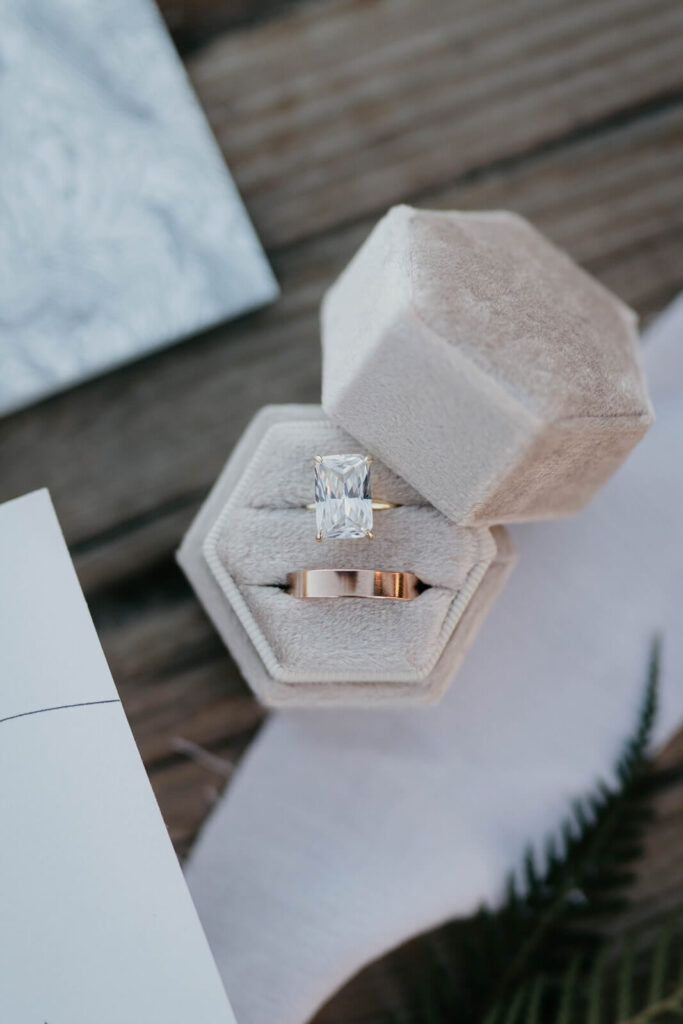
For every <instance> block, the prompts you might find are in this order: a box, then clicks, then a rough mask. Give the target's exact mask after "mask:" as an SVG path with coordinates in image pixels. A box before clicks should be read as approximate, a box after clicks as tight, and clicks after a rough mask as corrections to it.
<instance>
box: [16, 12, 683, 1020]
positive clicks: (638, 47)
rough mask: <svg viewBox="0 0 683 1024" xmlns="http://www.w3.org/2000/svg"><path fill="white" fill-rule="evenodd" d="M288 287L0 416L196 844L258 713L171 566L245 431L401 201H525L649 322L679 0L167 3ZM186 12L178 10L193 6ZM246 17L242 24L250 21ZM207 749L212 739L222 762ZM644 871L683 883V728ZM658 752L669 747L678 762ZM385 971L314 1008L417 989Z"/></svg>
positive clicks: (670, 205) (661, 889)
mask: <svg viewBox="0 0 683 1024" xmlns="http://www.w3.org/2000/svg"><path fill="white" fill-rule="evenodd" d="M162 9H163V10H164V12H165V13H167V14H168V17H169V22H170V24H171V27H172V28H173V29H174V30H175V31H176V33H177V36H178V38H181V37H182V33H183V32H185V33H186V35H185V37H184V38H185V42H184V43H183V45H186V46H188V47H189V46H193V47H194V46H196V44H197V42H198V41H200V40H205V39H207V38H209V36H211V35H212V33H213V32H214V31H215V30H216V29H219V30H223V29H224V28H225V27H226V26H231V28H230V31H227V32H223V33H222V34H221V35H219V36H218V37H216V38H215V39H213V40H212V41H210V42H209V43H208V45H206V46H203V47H202V48H201V49H200V50H198V51H197V50H195V52H194V53H193V54H192V56H191V59H190V60H189V62H188V69H189V71H190V74H191V77H192V80H193V82H194V84H195V86H196V89H197V91H198V93H199V96H200V99H201V100H202V102H203V103H204V106H205V108H206V111H207V113H208V116H209V118H210V121H211V123H212V125H213V127H214V130H215V131H216V134H217V136H218V139H219V142H220V144H221V146H222V148H223V150H224V152H225V154H226V156H227V159H228V162H229V164H230V167H231V170H232V172H233V174H234V176H235V179H236V181H237V184H238V185H239V187H240V188H241V190H242V192H243V195H244V196H245V199H246V201H247V205H248V207H249V210H250V212H251V214H252V215H253V217H254V220H255V222H256V226H257V228H258V229H259V231H260V233H261V235H262V238H263V240H264V241H265V243H266V245H267V248H268V250H269V255H270V257H271V259H272V262H273V265H274V267H275V270H276V273H277V275H278V277H279V280H280V282H281V285H282V291H283V294H282V298H281V300H280V301H279V302H278V303H277V304H276V305H275V306H273V307H272V308H270V309H268V310H265V311H263V312H260V313H257V314H255V315H251V316H248V317H245V318H243V319H241V320H240V321H238V322H236V323H232V324H229V325H227V326H225V327H221V328H219V329H217V330H214V331H212V332H210V333H209V334H206V335H204V336H203V337H201V338H197V339H193V340H192V341H190V342H188V343H185V344H182V345H179V346H177V347H176V348H173V349H171V350H167V351H164V352H162V353H159V354H157V355H155V356H153V357H151V358H149V359H147V360H145V361H143V362H140V363H138V364H136V365H134V366H130V367H127V368H125V369H123V370H120V371H118V372H116V373H113V374H110V375H109V376H107V377H104V378H101V379H99V380H96V381H93V382H91V383H88V384H86V385H83V386H81V387H79V388H77V389H76V390H74V391H72V392H70V393H68V394H64V395H61V396H58V397H56V398H54V399H52V400H50V401H48V402H45V403H43V404H42V405H40V406H37V407H35V408H33V409H30V410H27V411H25V412H23V413H20V414H17V415H15V416H13V417H11V418H9V419H6V420H3V421H0V498H2V499H5V498H9V497H13V496H15V495H17V494H20V493H23V492H25V491H27V490H30V489H32V488H34V487H37V486H43V485H47V486H49V487H50V489H51V492H52V495H53V499H54V501H55V505H56V508H57V511H58V514H59V516H60V520H61V522H62V524H63V527H64V530H65V533H66V536H67V540H68V542H69V544H70V546H71V550H72V553H73V556H74V559H75V562H76V566H77V570H78V573H79V576H80V579H81V582H82V584H83V586H84V589H85V591H86V594H87V596H88V599H89V602H90V605H91V608H92V611H93V615H94V618H95V621H96V624H97V626H98V630H99V632H100V635H101V638H102V642H103V645H104V648H105V651H106V654H107V657H108V659H109V661H110V664H111V667H112V670H113V673H114V677H115V678H116V680H117V683H118V684H119V687H120V690H121V694H122V698H123V701H124V705H125V707H126V710H127V712H128V714H129V715H130V718H131V723H132V725H133V729H134V732H135V735H136V738H137V740H138V743H139V744H140V748H141V750H142V753H143V757H144V758H145V762H146V764H147V766H148V769H149V771H150V775H151V778H152V782H153V785H154V788H155V791H156V793H157V796H158V798H159V801H160V804H161V807H162V811H163V813H164V816H165V819H166V822H167V824H168V826H169V830H170V832H171V836H172V838H173V840H174V842H175V844H176V848H177V850H178V851H179V853H180V854H181V855H182V854H184V853H185V852H186V851H187V849H188V848H189V844H190V843H191V841H192V838H193V837H194V835H195V834H196V830H197V828H198V827H199V825H200V824H201V821H202V820H203V818H204V816H205V815H206V813H207V811H208V809H209V808H210V806H211V805H212V803H213V802H214V801H215V799H216V797H217V795H218V793H219V792H220V791H221V789H222V787H223V786H224V785H225V783H226V779H227V778H228V777H229V773H230V770H231V766H232V765H234V764H235V763H236V762H237V760H238V759H239V757H240V755H241V753H242V752H243V750H244V749H245V747H246V746H247V745H248V743H249V741H250V739H251V738H252V737H253V735H254V733H255V731H256V730H257V729H258V725H259V722H260V721H261V718H262V711H261V710H260V709H259V708H258V707H257V705H256V704H255V702H254V700H253V699H252V697H251V696H250V695H249V693H248V691H247V689H246V687H245V684H244V682H243V681H242V679H241V677H240V675H239V672H238V671H237V669H236V667H235V665H234V663H233V662H232V660H231V659H230V657H229V655H228V654H227V653H226V652H225V650H224V649H223V648H222V647H221V645H220V643H219V641H218V639H217V637H216V634H215V632H214V631H213V629H212V628H211V626H210V624H209V623H208V620H207V619H206V618H205V616H204V615H203V613H202V611H201V610H200V608H199V606H198V604H197V602H196V600H195V599H194V597H193V595H192V593H191V591H190V589H189V587H188V586H187V584H186V582H185V581H184V579H183V577H182V575H181V574H180V572H179V570H178V569H177V568H176V567H175V563H174V561H173V551H174V549H175V547H176V546H177V544H178V542H179V540H180V537H181V536H182V533H183V531H184V529H185V528H186V527H187V525H189V522H190V521H191V518H192V516H193V515H194V512H195V511H196V509H197V507H198V505H199V503H200V501H201V500H202V498H203V496H204V495H205V493H206V491H207V490H208V488H209V486H210V485H211V483H212V481H213V479H214V478H215V476H216V474H217V473H218V471H219V470H220V468H221V466H222V465H223V463H224V462H225V459H226V458H227V456H228V454H229V452H230V450H231V448H232V446H233V445H234V443H235V441H236V440H237V438H238V437H239V435H240V433H241V431H242V430H243V428H244V426H245V425H246V423H247V422H248V420H249V419H250V418H251V416H252V415H253V414H254V413H255V412H256V410H257V409H258V408H259V407H260V406H261V405H263V404H265V403H267V402H292V401H317V400H318V396H319V389H320V355H319V336H318V304H319V301H320V298H321V296H322V294H323V292H324V290H325V288H326V287H327V286H328V285H329V284H330V282H331V281H332V280H333V279H334V277H335V276H336V275H337V274H338V272H339V271H340V269H341V268H342V267H343V265H344V263H345V262H346V261H347V260H348V259H349V257H350V256H351V255H352V253H353V252H354V251H355V249H356V248H357V246H358V245H359V244H360V242H361V241H362V240H363V239H364V238H365V236H366V235H367V233H368V232H369V230H370V229H371V227H372V224H373V222H374V221H375V219H376V218H377V217H378V216H379V215H380V214H381V213H382V212H384V210H385V209H386V208H387V207H388V206H389V205H390V204H391V203H393V202H399V201H408V202H412V203H415V204H416V205H420V206H425V207H435V208H448V207H458V208H463V209H476V208H486V207H489V208H490V207H507V208H511V209H514V210H517V211H519V212H520V213H523V214H524V215H526V216H528V217H529V218H531V219H532V220H533V221H534V222H535V223H536V224H537V225H538V226H539V227H540V228H541V229H542V230H544V231H545V232H546V233H547V234H548V235H549V236H550V237H551V238H552V239H553V240H554V241H556V242H557V243H558V244H559V245H561V246H563V247H565V248H566V249H568V251H569V252H570V253H571V254H572V255H573V256H574V257H575V258H576V259H578V260H579V261H580V262H581V263H583V264H584V265H585V266H587V267H588V269H590V270H591V271H592V272H594V273H595V274H596V275H597V276H598V277H599V278H600V279H601V280H602V281H604V282H605V283H606V284H607V285H608V286H609V287H611V288H612V289H614V291H616V292H617V293H618V294H619V295H621V296H622V297H623V298H624V299H626V301H628V302H629V303H631V304H632V305H633V306H634V307H635V308H636V309H637V311H638V312H639V313H641V314H642V316H643V317H644V318H646V319H647V318H649V317H650V316H652V315H653V314H654V313H656V312H657V311H659V310H660V309H661V308H662V307H663V306H664V305H665V304H666V303H667V302H668V301H669V300H670V299H671V298H672V297H673V296H674V295H675V294H676V293H677V292H678V291H680V290H681V288H683V62H681V60H680V43H681V34H682V32H683V5H681V4H680V3H678V0H597V2H596V0H549V2H545V0H482V2H481V3H478V4H468V3H465V2H464V0H318V2H314V0H303V2H297V3H289V2H286V3H284V4H280V3H279V2H277V0H272V2H271V0H264V2H263V3H261V2H260V0H258V2H257V3H255V4H254V5H251V6H250V9H249V10H247V5H245V4H242V3H241V2H238V0H235V3H232V2H230V0H200V2H199V3H198V4H196V5H195V4H190V3H189V2H187V3H184V2H181V0H162ZM174 19H175V20H174ZM234 26H238V27H237V28H235V27H234ZM207 754H208V756H207ZM666 758H667V759H668V760H665V767H666V771H668V772H669V775H670V779H671V781H670V784H669V785H668V786H667V787H666V789H665V790H663V791H662V798H661V799H662V817H661V818H660V819H659V821H658V824H657V825H656V827H655V829H654V830H653V832H652V841H651V843H650V846H649V852H648V858H647V860H646V863H645V865H644V868H643V872H642V875H641V877H640V879H639V882H638V888H637V906H638V907H640V908H641V910H642V913H647V912H648V911H647V908H648V907H649V908H652V907H654V906H657V905H659V903H662V902H664V903H668V904H672V903H673V902H675V901H676V900H677V899H678V897H679V895H680V894H681V892H682V891H683V865H682V863H681V859H682V857H683V854H682V853H681V851H682V850H683V782H682V781H681V777H682V775H683V772H682V767H683V740H679V743H678V746H676V745H672V747H671V748H670V750H669V751H668V752H667V754H666ZM663 764H664V762H663ZM410 963H411V961H410V951H409V950H408V951H402V952H400V953H399V954H397V959H395V960H393V959H390V960H389V961H388V962H387V963H385V964H382V965H378V966H374V967H372V968H370V969H369V970H368V971H367V972H364V974H363V975H362V976H361V977H360V978H359V979H358V980H357V981H356V982H354V983H353V984H352V985H351V986H349V987H348V988H347V989H346V990H345V992H344V993H342V994H341V995H340V996H339V997H338V999H337V1000H335V1001H334V1002H333V1003H332V1004H331V1005H330V1006H329V1007H328V1008H326V1010H325V1011H323V1013H322V1014H321V1015H320V1018H319V1020H320V1022H321V1024H322V1021H325V1022H326V1024H333V1022H336V1021H341V1020H344V1021H345V1022H352V1021H356V1022H360V1021H371V1020H376V1019H379V1017H378V1014H379V1010H380V1009H381V1007H382V1006H386V1005H391V1004H392V1000H393V1001H398V1002H396V1008H400V1007H401V1006H402V1005H403V1002H402V999H403V997H402V996H401V990H400V987H397V985H396V971H397V970H398V971H399V972H403V973H404V974H406V975H407V976H409V975H410V970H411V969H412V968H410Z"/></svg>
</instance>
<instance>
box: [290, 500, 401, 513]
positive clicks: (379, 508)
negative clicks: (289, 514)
mask: <svg viewBox="0 0 683 1024" xmlns="http://www.w3.org/2000/svg"><path fill="white" fill-rule="evenodd" d="M316 505H317V502H315V501H309V502H308V504H306V505H304V508H306V509H308V511H309V512H315V509H316ZM400 507H401V506H400V505H397V504H396V502H394V501H379V500H377V499H375V498H373V499H372V511H373V512H386V510H387V509H389V508H400Z"/></svg>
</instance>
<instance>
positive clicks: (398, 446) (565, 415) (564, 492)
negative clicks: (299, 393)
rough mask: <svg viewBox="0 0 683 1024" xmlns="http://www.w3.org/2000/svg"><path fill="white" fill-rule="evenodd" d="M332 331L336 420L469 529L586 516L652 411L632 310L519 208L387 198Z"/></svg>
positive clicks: (330, 315)
mask: <svg viewBox="0 0 683 1024" xmlns="http://www.w3.org/2000/svg"><path fill="white" fill-rule="evenodd" d="M322 339H323V407H324V408H325V410H326V411H327V412H328V414H329V415H330V417H331V419H332V420H334V422H336V423H339V424H340V425H342V426H344V427H346V428H347V429H353V432H354V434H355V435H356V436H357V437H359V438H361V439H362V441H363V443H364V444H365V445H366V446H367V447H368V449H369V450H371V451H373V452H374V453H375V454H376V455H377V456H378V457H379V458H380V459H382V460H383V461H384V462H385V463H386V465H388V466H390V467H392V468H393V469H394V470H396V471H397V472H399V473H400V474H401V475H402V476H403V477H404V478H405V479H407V480H409V481H410V483H411V484H412V485H413V486H414V487H415V488H416V489H417V490H418V491H419V492H420V493H421V494H422V495H424V497H425V498H426V499H427V500H428V501H429V502H430V503H431V504H432V505H434V506H435V507H437V508H439V509H440V510H441V511H442V512H443V513H444V514H445V515H446V516H447V517H448V518H449V519H452V520H454V521H456V522H460V523H463V524H469V525H475V524H490V523H500V522H510V521H519V520H525V519H543V518H554V517H557V516H563V515H569V514H571V513H573V512H576V511H577V510H578V509H579V508H581V507H582V506H583V505H584V504H585V503H586V501H588V499H589V498H590V497H591V496H592V495H593V494H594V493H595V491H596V490H597V489H598V488H599V487H600V486H601V484H602V483H604V481H605V480H606V479H607V478H608V477H609V476H610V475H611V474H612V473H613V472H614V470H615V469H616V468H617V467H618V466H619V465H620V464H621V462H622V461H623V459H624V458H625V457H626V455H627V454H628V452H629V451H630V449H631V448H632V447H633V445H635V444H636V443H637V441H638V440H639V439H640V438H641V437H642V436H643V434H644V433H645V431H646V430H647V429H648V427H649V425H650V423H651V421H652V410H651V406H650V402H649V398H648V395H647V389H646V386H645V383H644V379H643V375H642V372H641V368H640V363H639V357H638V352H637V337H636V324H635V316H634V314H633V313H632V312H631V310H629V309H628V308H627V307H626V306H625V305H624V304H623V303H622V302H621V301H619V300H618V299H617V298H616V297H615V296H613V295H612V294H611V293H610V292H608V291H607V290H606V289H605V288H604V287H603V286H602V285H600V284H599V283H598V282H597V281H596V280H595V279H594V278H592V277H591V276H590V275H588V274H587V273H585V272H584V271H583V270H581V269H580V268H579V267H578V266H576V264H574V263H573V262H572V261H571V260H570V259H569V257H568V256H566V255H565V254H564V253H562V252H560V251H559V250H558V249H557V248H555V247H554V246H553V245H551V244H550V243H549V242H548V241H547V240H546V239H545V238H544V237H543V236H542V235H540V234H539V233H538V232H537V231H536V230H535V229H534V228H533V227H531V225H530V224H528V223H527V222H526V221H525V220H524V219H523V218H521V217H518V216H516V215H514V214H510V213H505V212H493V213H458V212H436V211H424V210H414V209H412V208H410V207H407V206H399V207H395V208H393V209H392V210H391V211H390V212H389V213H388V214H387V215H386V216H385V217H384V218H383V219H382V220H381V221H380V222H379V224H378V225H377V226H376V228H375V229H374V231H373V232H372V234H371V235H370V237H369V239H368V240H367V241H366V242H365V244H364V245H363V246H362V247H361V249H360V250H359V251H358V253H357V254H356V256H355V257H354V258H353V260H352V261H351V263H350V264H349V265H348V267H347V268H346V269H345V271H344V272H343V273H342V275H341V276H340V278H339V279H338V280H337V282H336V283H335V284H334V285H333V287H332V288H331V289H330V290H329V292H328V293H327V295H326V297H325V300H324V303H323V315H322Z"/></svg>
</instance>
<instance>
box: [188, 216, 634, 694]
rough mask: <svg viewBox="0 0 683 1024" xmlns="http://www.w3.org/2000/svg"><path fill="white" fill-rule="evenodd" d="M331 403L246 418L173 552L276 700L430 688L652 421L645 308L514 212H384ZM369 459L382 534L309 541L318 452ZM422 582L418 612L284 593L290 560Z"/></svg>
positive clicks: (327, 314) (334, 307) (402, 605)
mask: <svg viewBox="0 0 683 1024" xmlns="http://www.w3.org/2000/svg"><path fill="white" fill-rule="evenodd" d="M322 343H323V396H322V407H319V406H286V405H285V406H271V407H269V408H267V409H264V410H262V411H261V412H260V413H259V414H258V415H257V416H256V417H255V419H254V420H253V421H252V423H251V425H250V426H249V428H248V429H247V431H246V433H245V435H244V436H243V438H242V440H241V441H240V443H239V445H238V446H237V448H236V449H235V452H234V453H233V455H232V457H231V458H230V460H229V462H228V464H227V466H226V468H225V470H224V472H223V473H222V475H221V476H220V478H219V480H218V481H217V483H216V485H215V486H214V488H213V490H212V492H211V494H210V496H209V498H208V499H207V501H206V502H205V504H204V505H203V507H202V508H201V510H200V512H199V513H198V515H197V518H196V519H195V521H194V523H193V524H192V526H191V528H190V530H189V531H188V534H187V536H186V537H185V539H184V541H183V544H182V546H181V548H180V551H179V553H178V559H179V562H180V564H181V566H182V567H183V569H184V571H185V573H186V574H187V576H188V578H189V579H190V581H191V583H192V584H193V586H194V588H195V590H196V592H197V594H198V596H199V598H200V600H201V601H202V602H203V604H204V606H205V608H206V609H207V611H208V613H209V615H210V616H211V617H212V619H213V621H214V623H215V625H216V627H217V629H218V630H219V632H220V634H221V636H222V637H223V639H224V641H225V643H226V645H227V646H228V648H229V649H230V650H231V652H232V654H233V656H234V657H235V659H236V661H237V662H238V664H239V666H240V668H241V670H242V672H243V674H244V676H245V678H246V679H247V681H248V682H249V684H250V685H251V686H252V688H253V689H254V691H255V693H256V694H257V695H258V696H259V697H260V698H261V700H262V701H264V702H265V703H267V704H270V705H273V706H288V705H289V706H297V705H311V704H337V705H355V706H365V705H387V704H389V705H397V706H398V705H401V706H404V705H410V704H420V703H428V702H432V701H434V700H436V699H438V698H439V696H440V695H441V694H442V693H443V692H444V690H445V689H446V688H447V686H448V685H449V684H450V682H451V681H452V679H453V677H454V675H455V673H456V671H457V668H458V665H459V664H460V662H461V660H462V658H463V655H464V654H465V652H466V650H467V648H468V646H469V644H470V643H471V641H472V639H473V637H474V635H475V634H476V632H477V630H478V628H479V626H480V625H481V623H482V622H483V621H484V619H485V617H486V615H487V613H488V611H489V609H490V607H491V605H492V603H493V601H494V600H495V598H496V596H497V594H498V592H499V591H500V589H501V587H502V585H503V583H504V582H505V579H506V577H507V575H508V573H509V572H510V570H511V568H512V567H513V565H514V561H515V552H514V548H513V545H512V543H511V541H510V538H509V536H508V534H507V533H506V531H505V529H504V528H503V527H502V526H501V525H500V524H502V523H506V522H512V521H521V520H530V519H547V518H553V517H558V516H564V515H570V514H572V513H574V512H576V511H577V510H578V509H579V508H581V507H582V505H584V504H585V503H586V501H588V500H589V498H590V497H591V496H592V495H593V494H594V493H595V491H596V490H597V489H598V488H599V487H600V486H601V484H602V483H603V482H604V481H605V480H606V479H607V478H608V477H609V476H610V475H611V473H612V472H614V470H615V469H616V468H617V467H618V466H619V465H620V464H621V462H622V461H623V459H624V458H625V457H626V455H627V454H628V452H629V451H630V449H631V448H632V447H633V446H634V445H635V444H636V443H637V441H638V440H639V439H640V438H641V437H642V436H643V434H644V433H645V431H646V430H647V428H648V426H649V425H650V423H651V421H652V410H651V406H650V402H649V398H648V395H647V389H646V386H645V382H644V379H643V375H642V371H641V368H640V362H639V358H638V351H637V334H636V320H635V316H634V314H633V313H632V312H631V311H630V310H629V309H628V308H627V307H626V306H625V305H624V304H623V303H622V302H620V301H619V300H618V299H617V298H616V297H615V296H613V295H612V294H611V293H610V292H608V291H607V290H606V289H605V288H604V287H602V286H601V285H600V284H599V283H598V282H597V281H595V280H594V279H593V278H591V277H590V276H589V275H588V274H586V273H585V272H584V271H582V270H581V269H580V268H579V267H577V266H576V264H574V263H573V262H572V261H571V260H570V259H569V258H568V257H567V256H566V255H564V254H563V253H561V252H560V251H559V250H557V249H556V248H555V247H554V246H552V245H551V244H550V243H549V242H548V241H547V240H546V239H544V238H543V236H541V235H540V234H539V233H538V232H537V231H536V230H535V229H534V228H532V227H531V225H529V224H528V223H527V222H526V221H524V220H523V219H522V218H520V217H518V216H516V215H513V214H509V213H504V212H495V213H455V212H432V211H418V210H414V209H412V208H410V207H406V206H400V207H396V208H394V209H392V210H390V211H389V213H388V214H387V215H386V216H385V217H384V218H383V219H382V220H381V221H380V222H379V224H378V225H377V226H376V228H375V229H374V231H373V232H372V233H371V235H370V237H369V238H368V240H367V241H366V242H365V244H364V245H363V246H362V247H361V249H360V250H359V252H358V253H357V254H356V256H355V257H354V259H353V260H352V261H351V263H350V264H349V265H348V267H347V268H346V269H345V270H344V272H343V273H342V274H341V276H340V277H339V279H338V280H337V281H336V282H335V284H334V285H333V286H332V288H331V289H330V290H329V292H328V293H327V295H326V296H325V299H324V302H323V310H322ZM335 452H359V453H365V452H367V453H371V454H372V455H373V456H374V458H375V462H374V464H373V471H372V472H373V494H374V495H375V496H376V497H378V498H382V499H384V500H387V501H390V502H393V503H395V504H397V505H398V506H399V507H396V508H391V509H387V510H384V511H382V512H379V513H376V514H375V525H374V532H375V539H374V540H366V539H361V540H329V541H326V542H324V543H322V544H319V543H317V542H316V536H315V534H316V528H315V515H314V513H313V512H312V511H310V510H308V509H306V508H305V505H306V504H307V503H308V502H310V501H311V500H312V497H313V494H312V491H313V461H312V460H313V456H314V455H315V454H323V455H324V454H327V453H335ZM314 568H339V569H343V568H347V569H348V568H354V569H357V568H371V569H393V570H396V569H402V570H406V571H411V572H414V573H416V574H417V576H418V577H419V578H420V579H421V580H422V581H423V582H424V583H425V584H426V585H427V589H425V590H424V591H423V592H422V593H421V594H420V595H419V596H418V597H417V598H416V599H415V600H413V601H409V602H397V601H372V602H370V601H367V600H362V599H356V600H347V599H345V600H341V601H340V600H317V601H306V600H299V599H297V598H295V597H292V596H291V595H290V594H288V593H287V592H286V590H285V584H286V580H287V574H288V573H289V572H290V571H293V570H297V569H314Z"/></svg>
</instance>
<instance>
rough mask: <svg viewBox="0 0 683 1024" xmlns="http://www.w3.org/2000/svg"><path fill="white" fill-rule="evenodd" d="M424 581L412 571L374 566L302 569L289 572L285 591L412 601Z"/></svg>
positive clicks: (295, 594) (297, 594)
mask: <svg viewBox="0 0 683 1024" xmlns="http://www.w3.org/2000/svg"><path fill="white" fill-rule="evenodd" d="M423 589H424V584H423V583H422V582H421V581H420V580H419V579H418V578H417V576H416V575H415V573H412V572H390V571H387V570H375V569H302V570H299V571H298V572H290V574H289V576H288V577H287V593H288V594H291V595H292V596H293V597H302V598H317V597H333V598H334V597H372V598H384V599H389V600H393V601H412V600H413V599H414V598H416V597H418V595H419V594H420V593H421V591H422V590H423Z"/></svg>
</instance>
